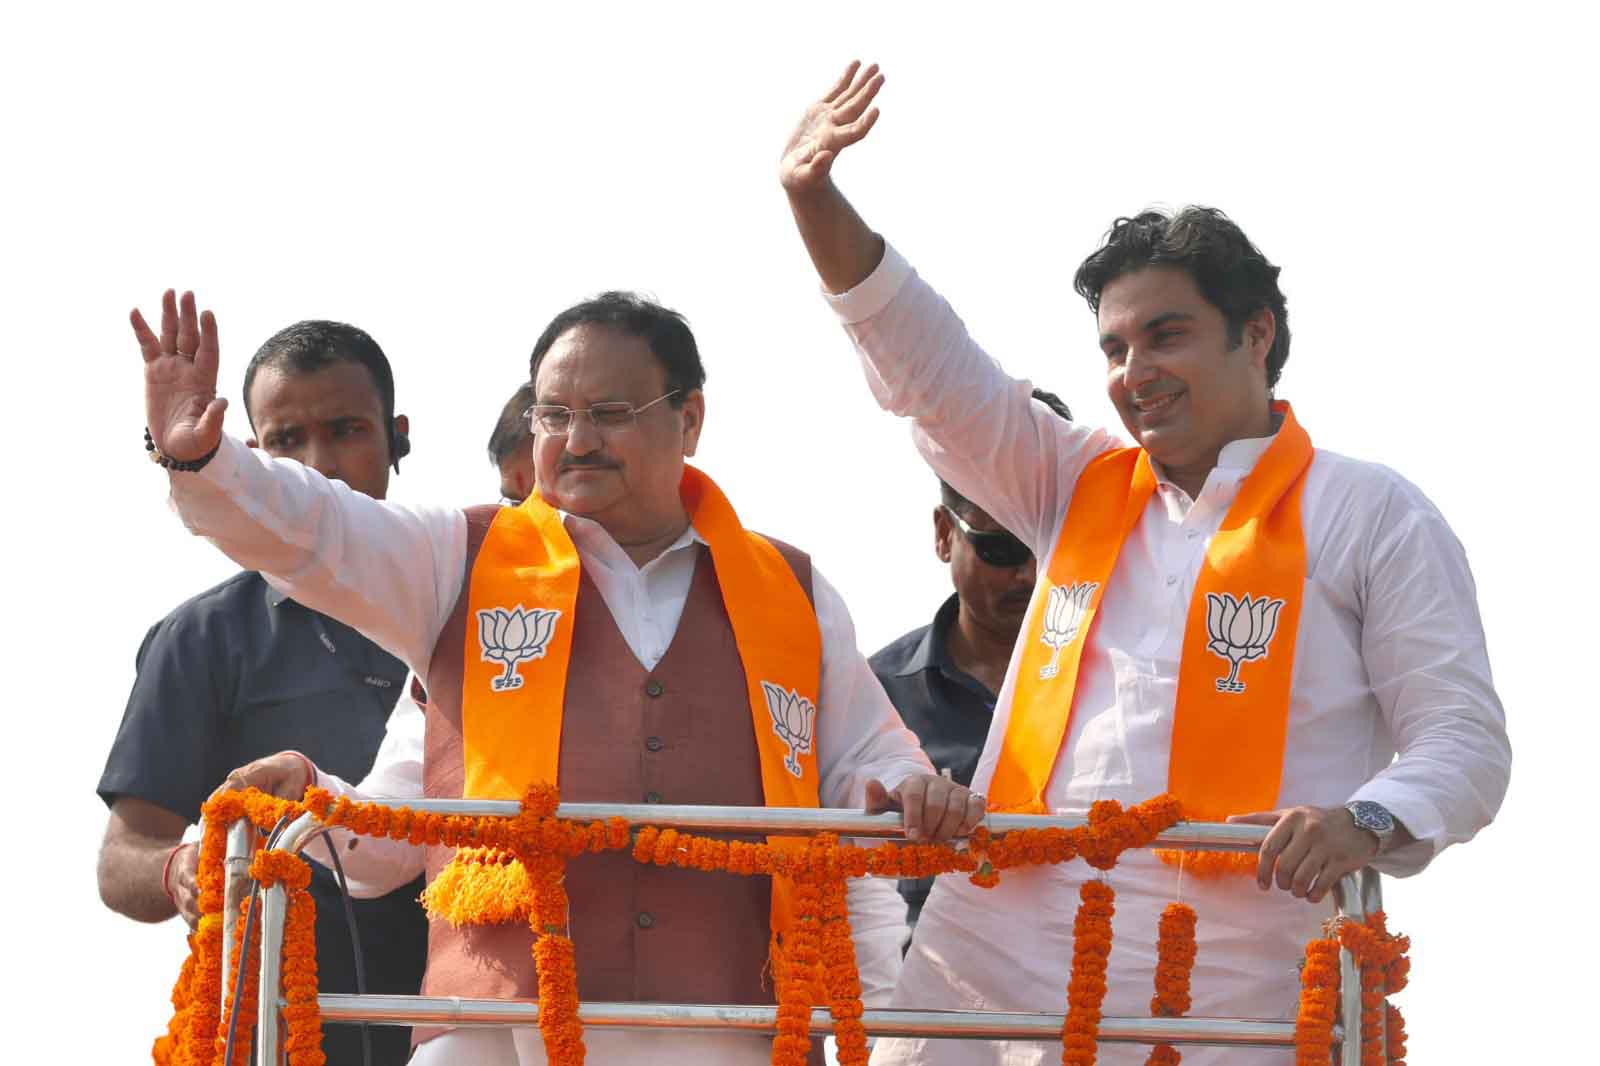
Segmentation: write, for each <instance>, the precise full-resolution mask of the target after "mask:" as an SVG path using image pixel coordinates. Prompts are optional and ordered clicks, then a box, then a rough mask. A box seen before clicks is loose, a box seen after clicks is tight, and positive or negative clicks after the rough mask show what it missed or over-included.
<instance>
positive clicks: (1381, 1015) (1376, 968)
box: [1338, 911, 1411, 1066]
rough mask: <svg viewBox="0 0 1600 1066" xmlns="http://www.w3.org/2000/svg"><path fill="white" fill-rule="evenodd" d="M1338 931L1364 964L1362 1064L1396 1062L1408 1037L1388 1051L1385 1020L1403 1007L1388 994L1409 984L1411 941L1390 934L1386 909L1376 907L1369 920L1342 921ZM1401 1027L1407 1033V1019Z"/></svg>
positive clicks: (1347, 947) (1349, 949)
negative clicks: (1393, 1003) (1396, 1005)
mask: <svg viewBox="0 0 1600 1066" xmlns="http://www.w3.org/2000/svg"><path fill="white" fill-rule="evenodd" d="M1338 934H1339V943H1340V944H1342V945H1343V946H1344V948H1345V950H1346V951H1348V952H1350V955H1351V957H1352V958H1354V959H1355V961H1356V963H1357V965H1359V966H1360V967H1361V1064H1362V1066H1384V1064H1385V1063H1386V1062H1396V1061H1398V1060H1399V1057H1400V1055H1402V1054H1403V1053H1404V1038H1403V1036H1402V1040H1401V1045H1400V1047H1401V1050H1400V1052H1398V1053H1396V1052H1393V1051H1389V1052H1386V1050H1385V1048H1384V1021H1385V1020H1386V1019H1387V1017H1388V1016H1389V1013H1388V1012H1389V1011H1393V1012H1394V1015H1395V1016H1396V1017H1398V1016H1399V1013H1400V1012H1399V1010H1398V1009H1396V1008H1394V1007H1390V1006H1389V1004H1388V1000H1387V997H1388V996H1389V995H1390V994H1391V993H1394V992H1398V991H1400V989H1402V988H1404V987H1405V984H1406V974H1407V972H1408V971H1409V969H1410V965H1411V964H1410V962H1409V960H1407V959H1406V956H1405V953H1406V951H1407V950H1408V949H1409V948H1410V947H1411V941H1410V939H1408V938H1407V937H1403V936H1395V935H1391V934H1390V932H1389V930H1388V928H1387V925H1386V922H1385V919H1384V914H1383V912H1382V911H1374V912H1373V913H1372V914H1371V915H1370V916H1369V917H1368V918H1367V920H1366V921H1365V922H1352V921H1344V922H1340V923H1339V929H1338ZM1400 1029H1401V1033H1402V1034H1403V1033H1404V1031H1405V1027H1404V1023H1403V1022H1402V1023H1401V1026H1400Z"/></svg>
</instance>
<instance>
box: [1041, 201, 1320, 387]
mask: <svg viewBox="0 0 1600 1066" xmlns="http://www.w3.org/2000/svg"><path fill="white" fill-rule="evenodd" d="M1148 266H1176V267H1182V268H1183V269H1184V270H1185V271H1187V272H1188V274H1189V276H1190V277H1192V278H1194V282H1195V285H1196V286H1197V287H1198V288H1199V289H1200V294H1201V295H1202V296H1204V297H1205V298H1206V301H1207V302H1208V303H1210V304H1211V305H1212V306H1213V307H1215V308H1216V309H1217V310H1219V311H1221V312H1222V317H1223V318H1224V319H1226V320H1227V323H1228V339H1229V342H1230V343H1231V344H1233V345H1234V346H1235V347H1237V346H1238V345H1239V344H1240V342H1242V341H1243V340H1244V325H1245V323H1246V322H1247V321H1249V319H1250V316H1251V315H1254V314H1255V313H1256V312H1257V311H1260V310H1261V309H1262V308H1266V309H1267V310H1269V311H1271V312H1272V317H1273V318H1274V319H1275V320H1276V323H1277V333H1276V335H1275V336H1274V337H1273V339H1272V348H1271V349H1270V350H1269V351H1268V352H1267V387H1268V388H1271V387H1272V386H1274V385H1276V384H1277V383H1278V376H1279V375H1280V374H1282V373H1283V364H1284V363H1286V362H1288V361H1289V309H1288V306H1287V301H1286V300H1285V299H1284V296H1283V290H1281V289H1279V288H1278V270H1279V268H1278V267H1276V266H1273V265H1272V263H1270V262H1268V261H1267V257H1266V256H1264V255H1262V254H1261V252H1260V251H1258V250H1257V249H1256V246H1255V245H1253V244H1251V243H1250V238H1248V237H1246V236H1245V235H1244V230H1242V229H1240V228H1239V226H1238V224H1237V223H1235V222H1234V221H1233V220H1232V219H1230V218H1229V217H1228V216H1227V215H1225V214H1223V213H1222V212H1221V211H1218V210H1217V209H1216V208H1214V207H1185V208H1184V209H1183V210H1181V211H1179V212H1178V213H1177V214H1175V215H1167V214H1164V213H1162V212H1160V211H1145V212H1144V213H1142V214H1139V215H1135V216H1134V217H1133V218H1119V219H1117V220H1116V221H1115V222H1113V223H1112V224H1111V229H1110V230H1109V231H1108V232H1107V233H1106V239H1105V243H1103V244H1102V245H1101V246H1100V247H1099V248H1098V249H1097V250H1096V251H1095V252H1094V253H1093V254H1092V255H1090V256H1089V257H1088V258H1087V259H1085V260H1084V261H1083V264H1082V265H1081V266H1079V267H1078V273H1077V276H1076V277H1075V278H1073V282H1072V284H1073V288H1075V289H1077V290H1078V295H1080V296H1082V297H1083V298H1084V299H1085V300H1087V301H1088V302H1089V309H1090V310H1092V311H1096V312H1098V311H1099V310H1100V294H1101V293H1102V292H1104V291H1105V287H1106V286H1107V285H1109V284H1111V283H1112V282H1113V281H1115V280H1117V279H1118V278H1120V277H1122V276H1123V275H1124V274H1131V273H1132V272H1134V271H1136V270H1141V269H1143V268H1144V267H1148Z"/></svg>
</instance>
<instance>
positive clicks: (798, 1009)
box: [662, 830, 822, 1066]
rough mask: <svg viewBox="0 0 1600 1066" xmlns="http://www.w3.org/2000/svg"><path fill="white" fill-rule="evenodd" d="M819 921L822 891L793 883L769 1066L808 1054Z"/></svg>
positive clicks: (778, 959) (799, 1063)
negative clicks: (790, 921) (790, 920)
mask: <svg viewBox="0 0 1600 1066" xmlns="http://www.w3.org/2000/svg"><path fill="white" fill-rule="evenodd" d="M666 832H671V830H667V831H666ZM662 835H663V836H665V835H666V833H663V834H662ZM821 917H822V892H821V890H820V889H818V888H817V886H816V885H815V884H814V883H812V882H811V881H809V880H805V881H796V882H795V889H794V926H793V927H792V928H791V929H790V930H789V931H788V934H787V935H786V936H784V937H783V938H782V939H781V941H779V943H778V946H777V949H776V950H775V952H774V956H773V958H774V966H773V971H774V973H775V974H776V975H777V985H778V988H777V992H778V1035H777V1036H776V1037H774V1038H773V1041H772V1066H805V1063H806V1058H807V1056H808V1055H810V1053H811V1037H810V1034H811V1007H812V1005H813V1003H814V1002H815V1000H816V999H817V998H818V997H817V996H816V994H815V989H816V986H815V981H816V973H817V964H818V962H819V961H820V960H821V957H822V945H821V930H820V929H819V926H820V925H821Z"/></svg>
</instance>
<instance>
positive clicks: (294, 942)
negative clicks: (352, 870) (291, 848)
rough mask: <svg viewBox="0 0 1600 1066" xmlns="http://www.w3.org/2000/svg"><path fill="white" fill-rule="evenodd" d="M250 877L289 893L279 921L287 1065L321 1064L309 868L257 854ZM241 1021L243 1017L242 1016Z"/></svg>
mask: <svg viewBox="0 0 1600 1066" xmlns="http://www.w3.org/2000/svg"><path fill="white" fill-rule="evenodd" d="M250 876H251V877H254V878H255V879H256V880H257V881H258V882H260V884H261V887H262V888H263V889H266V888H267V887H269V886H271V885H275V884H280V883H281V884H282V885H283V886H284V889H285V891H286V893H287V896H288V911H287V914H286V915H285V918H284V923H283V969H282V977H281V980H282V983H283V998H284V1008H283V1019H284V1027H285V1030H286V1034H285V1037H284V1042H283V1049H284V1051H285V1052H286V1053H287V1055H288V1057H289V1066H324V1064H325V1063H326V1062H327V1061H328V1060H327V1056H325V1055H324V1054H323V1052H322V1016H321V1013H320V1012H319V1011H318V1010H317V937H316V928H317V903H316V901H315V900H314V899H312V898H311V893H310V891H309V888H310V886H311V867H310V866H309V865H307V864H306V861H305V860H304V859H301V858H300V857H299V856H297V855H290V854H289V853H288V852H284V851H262V852H258V853H257V854H256V857H255V861H254V862H252V863H251V864H250ZM241 1021H242V1019H241Z"/></svg>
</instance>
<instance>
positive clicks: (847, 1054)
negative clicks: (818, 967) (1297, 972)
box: [822, 877, 867, 1066]
mask: <svg viewBox="0 0 1600 1066" xmlns="http://www.w3.org/2000/svg"><path fill="white" fill-rule="evenodd" d="M822 974H823V978H822V981H823V991H824V992H826V993H827V996H828V1012H829V1013H830V1014H832V1015H833V1038H834V1041H835V1042H836V1043H837V1044H838V1047H839V1066H866V1062H867V1030H866V1029H865V1027H863V1026H862V1024H861V1012H862V1006H861V972H860V970H859V969H857V967H856V945H855V941H854V940H853V939H851V937H850V906H849V902H848V893H847V892H846V889H845V883H844V880H843V879H842V878H837V877H835V878H829V879H828V880H827V881H825V882H824V883H823V885H822Z"/></svg>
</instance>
